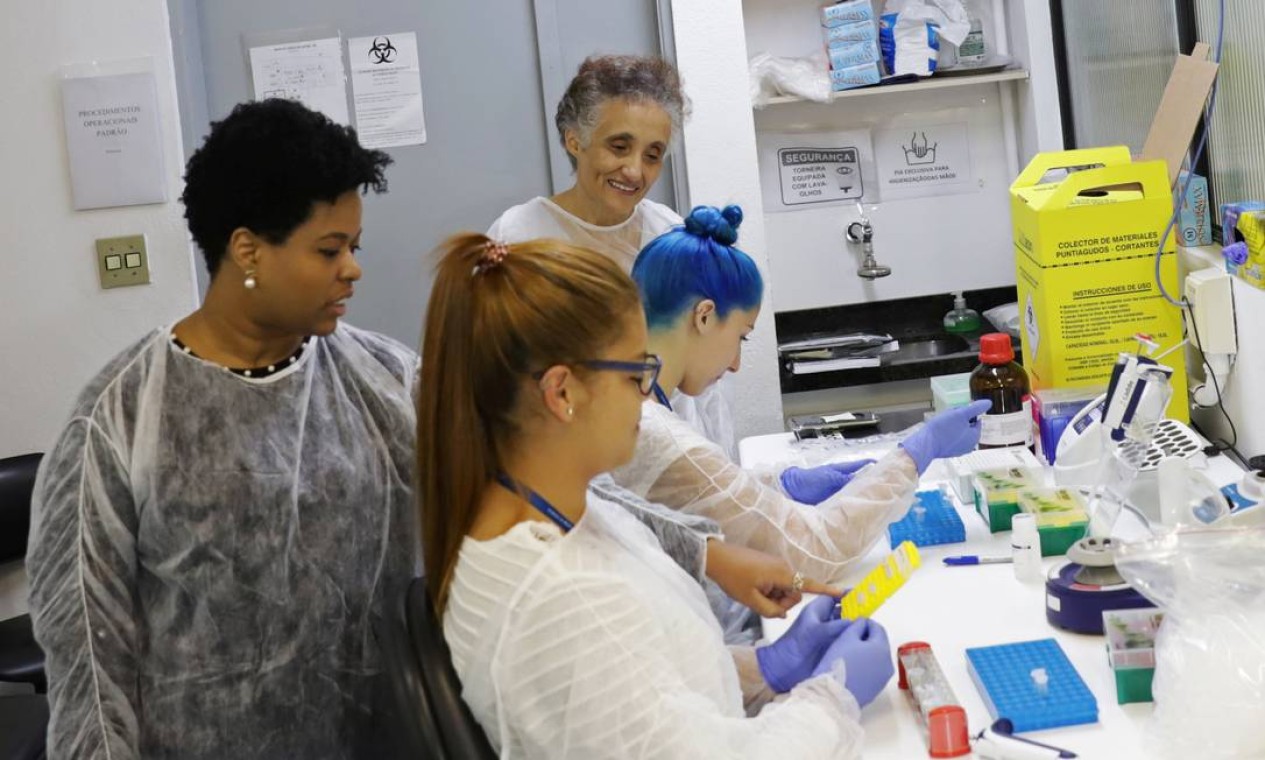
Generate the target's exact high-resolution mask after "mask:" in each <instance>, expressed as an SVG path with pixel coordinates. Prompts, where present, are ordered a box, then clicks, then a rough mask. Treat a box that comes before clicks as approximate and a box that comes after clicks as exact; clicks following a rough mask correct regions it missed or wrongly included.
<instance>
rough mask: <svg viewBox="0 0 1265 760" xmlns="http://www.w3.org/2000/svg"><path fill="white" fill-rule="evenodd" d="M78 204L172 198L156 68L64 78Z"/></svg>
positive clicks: (128, 203) (64, 103) (129, 203)
mask: <svg viewBox="0 0 1265 760" xmlns="http://www.w3.org/2000/svg"><path fill="white" fill-rule="evenodd" d="M62 107H63V116H64V117H65V123H66V147H67V150H68V152H69V154H70V180H71V189H72V191H73V193H74V201H75V208H76V209H90V208H107V207H110V206H134V205H140V204H145V203H162V202H163V201H165V200H167V180H166V175H165V173H164V170H163V152H162V149H163V142H162V135H161V133H160V130H159V122H160V120H161V117H160V114H159V113H158V96H157V90H156V86H155V83H154V74H153V72H139V73H135V74H117V75H108V76H86V77H73V78H67V79H64V80H62Z"/></svg>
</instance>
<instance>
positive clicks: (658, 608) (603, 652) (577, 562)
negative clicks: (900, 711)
mask: <svg viewBox="0 0 1265 760" xmlns="http://www.w3.org/2000/svg"><path fill="white" fill-rule="evenodd" d="M444 635H445V637H446V638H447V640H448V644H449V647H450V649H451V651H452V655H453V663H454V665H455V667H456V670H457V673H458V675H459V676H460V677H461V681H462V686H463V691H462V696H463V698H464V699H465V700H466V702H467V704H469V705H470V708H471V711H472V712H473V714H474V716H475V717H476V718H477V719H478V720H479V722H480V723H481V724H482V726H483V727H484V730H485V731H486V732H487V734H488V736H489V738H490V739H491V741H492V744H493V745H494V746H495V747H496V748H497V749H498V750H499V753H500V756H501V757H502V758H525V759H532V758H577V759H580V758H583V760H593V759H598V758H647V757H654V758H690V759H691V760H692V759H693V758H709V759H712V758H715V759H724V758H777V759H778V760H794V759H795V758H827V757H828V758H839V759H840V760H848V759H849V758H855V757H858V756H859V754H860V747H861V742H862V736H863V732H862V729H861V726H860V723H859V717H860V711H859V709H858V708H857V703H856V700H855V699H854V698H853V697H852V695H851V694H850V693H849V692H848V691H847V690H846V689H845V688H844V684H845V683H846V672H845V671H844V668H843V663H842V661H839V662H837V663H836V664H835V667H834V670H833V671H832V672H830V673H829V674H823V675H819V676H816V677H813V678H810V679H808V680H806V681H804V682H802V683H800V684H799V685H798V686H796V687H795V688H794V689H793V690H792V691H791V692H789V693H788V694H787V695H785V696H784V697H779V698H778V701H777V702H775V703H772V704H765V705H763V707H762V708H759V709H757V706H756V705H754V704H752V699H751V697H752V692H753V691H758V690H761V689H763V683H762V682H761V681H760V678H759V673H758V668H756V667H754V657H753V656H752V651H753V650H752V649H751V648H750V647H746V648H732V649H727V648H726V647H725V645H724V643H723V642H722V640H721V632H720V629H719V627H718V625H717V623H716V620H715V618H714V617H713V616H712V614H711V612H710V611H709V609H708V606H707V601H706V599H705V598H704V596H703V592H702V590H701V589H700V588H699V587H698V584H697V583H695V582H694V581H693V580H691V579H690V578H689V577H688V576H687V575H686V574H685V573H684V572H682V571H681V569H680V568H679V567H678V566H677V565H675V564H673V563H672V562H671V561H670V560H669V559H668V557H667V556H666V555H664V554H663V553H662V552H661V551H660V550H659V548H658V546H657V545H656V544H655V542H654V539H653V538H652V537H651V535H650V534H649V533H648V532H647V531H646V529H645V528H644V527H642V526H641V525H639V524H638V523H636V522H635V521H634V520H633V519H632V518H631V516H630V515H629V514H628V513H627V512H626V511H624V510H622V509H620V508H619V507H617V506H615V505H612V504H610V503H608V502H605V501H603V500H602V499H600V498H598V497H596V496H595V495H593V494H592V492H591V491H590V498H589V500H588V509H587V511H586V513H585V515H584V517H583V518H582V519H581V520H580V521H579V523H577V525H576V527H575V528H574V529H572V530H571V531H570V532H569V533H566V534H563V533H562V532H561V531H560V530H559V529H558V528H557V527H556V526H554V525H553V524H551V523H544V522H524V523H519V524H518V525H516V526H514V527H513V528H512V529H510V530H509V531H508V532H506V533H505V534H503V535H501V536H498V537H496V538H494V539H491V540H489V541H476V540H473V539H469V538H467V539H466V540H465V542H464V543H463V545H462V548H461V552H460V555H459V557H458V561H457V565H456V568H455V570H454V574H453V585H452V589H451V592H450V596H449V606H448V609H447V611H446V613H445V615H444ZM765 691H766V692H767V690H765ZM744 702H745V703H746V707H745V708H744Z"/></svg>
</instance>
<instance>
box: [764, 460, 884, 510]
mask: <svg viewBox="0 0 1265 760" xmlns="http://www.w3.org/2000/svg"><path fill="white" fill-rule="evenodd" d="M873 463H874V460H873V459H862V460H860V461H856V462H832V463H830V464H823V465H821V466H820V467H787V468H786V469H785V470H782V476H781V478H780V479H781V481H782V488H784V489H785V490H786V493H787V495H789V496H790V497H791V498H792V499H794V500H795V501H798V502H800V503H802V504H820V503H822V502H823V501H825V500H826V499H829V498H830V497H831V496H834V495H835V492H836V491H838V490H839V489H840V488H843V487H844V486H846V485H847V484H848V483H849V482H850V481H851V480H852V477H853V476H854V475H856V473H857V470H860V469H861V468H862V467H865V466H866V465H870V464H873Z"/></svg>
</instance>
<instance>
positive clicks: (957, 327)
mask: <svg viewBox="0 0 1265 760" xmlns="http://www.w3.org/2000/svg"><path fill="white" fill-rule="evenodd" d="M979 326H980V318H979V312H978V311H976V310H974V309H968V308H966V298H965V297H963V296H962V291H960V290H959V291H958V292H956V293H954V294H953V310H952V311H950V312H948V313H947V314H945V315H944V329H945V330H948V331H949V332H951V333H973V332H979Z"/></svg>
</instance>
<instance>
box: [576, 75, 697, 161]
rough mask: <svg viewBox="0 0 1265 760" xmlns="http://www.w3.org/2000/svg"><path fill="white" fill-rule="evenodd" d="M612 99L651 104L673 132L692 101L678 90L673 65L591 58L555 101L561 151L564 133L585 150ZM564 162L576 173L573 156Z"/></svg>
mask: <svg viewBox="0 0 1265 760" xmlns="http://www.w3.org/2000/svg"><path fill="white" fill-rule="evenodd" d="M615 98H624V99H626V100H631V101H634V102H637V101H643V102H650V103H654V104H655V105H657V106H659V107H660V108H662V109H663V110H664V111H666V112H667V114H668V118H670V119H671V120H672V131H673V132H677V131H679V130H680V129H681V124H683V123H684V122H685V119H686V117H687V116H689V109H690V102H689V99H688V98H686V97H685V92H684V91H683V90H682V89H681V75H680V74H679V73H678V72H677V70H676V68H675V67H674V66H673V65H672V64H670V63H668V62H667V61H665V60H663V59H662V58H656V57H653V56H638V55H594V56H589V57H588V58H586V59H584V63H582V64H580V70H579V71H577V72H576V75H575V78H574V79H572V80H571V84H570V85H568V86H567V91H566V93H565V94H563V96H562V100H560V101H558V112H557V114H556V115H555V116H554V124H556V125H557V127H558V139H559V140H560V141H561V142H562V147H563V148H565V147H566V146H567V130H572V131H574V132H575V133H576V135H577V136H578V137H579V138H580V144H581V145H585V146H587V145H588V144H589V139H590V138H591V137H592V136H593V129H594V128H595V127H596V126H597V119H598V112H599V111H600V110H601V107H602V105H603V104H604V103H605V102H606V101H608V100H612V99H615ZM567 158H568V159H570V161H571V168H573V169H574V168H575V156H573V155H571V154H570V153H567Z"/></svg>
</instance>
